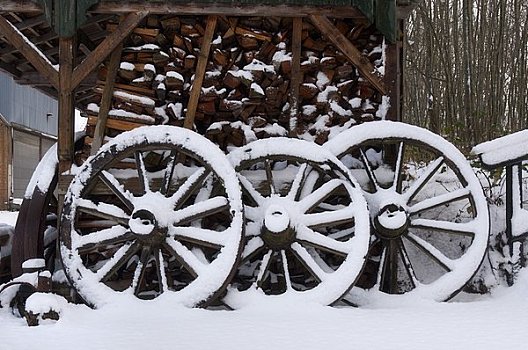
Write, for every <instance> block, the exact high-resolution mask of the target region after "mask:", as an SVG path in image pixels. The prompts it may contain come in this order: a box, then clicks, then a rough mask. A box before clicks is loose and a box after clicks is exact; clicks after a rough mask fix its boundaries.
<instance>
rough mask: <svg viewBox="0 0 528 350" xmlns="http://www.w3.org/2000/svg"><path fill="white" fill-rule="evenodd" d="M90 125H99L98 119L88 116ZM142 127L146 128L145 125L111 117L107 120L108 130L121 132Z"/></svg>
mask: <svg viewBox="0 0 528 350" xmlns="http://www.w3.org/2000/svg"><path fill="white" fill-rule="evenodd" d="M88 125H97V117H95V116H88ZM140 126H145V124H142V123H134V122H129V121H126V120H119V119H113V118H112V117H109V118H108V119H107V120H106V127H107V128H110V129H115V130H119V131H129V130H132V129H135V128H139V127H140Z"/></svg>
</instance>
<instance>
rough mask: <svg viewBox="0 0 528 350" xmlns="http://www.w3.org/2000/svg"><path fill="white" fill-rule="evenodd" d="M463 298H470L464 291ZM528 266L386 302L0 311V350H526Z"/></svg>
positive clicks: (150, 305)
mask: <svg viewBox="0 0 528 350" xmlns="http://www.w3.org/2000/svg"><path fill="white" fill-rule="evenodd" d="M464 298H466V299H467V296H465V297H464ZM527 320H528V271H524V272H523V273H522V274H521V276H520V280H519V282H518V283H517V284H516V285H515V286H514V287H511V288H507V289H506V288H501V289H498V290H495V292H494V293H493V295H491V296H483V297H478V298H477V299H476V300H471V301H468V300H464V301H462V300H459V301H454V302H449V303H433V302H426V301H416V302H415V303H413V304H412V305H404V306H398V307H393V308H387V307H384V308H350V307H346V308H332V307H322V306H316V305H297V306H295V305H291V304H288V305H286V304H275V305H261V306H260V307H259V306H255V307H252V308H246V309H242V310H238V311H209V310H200V309H182V308H177V307H174V308H171V309H167V308H166V307H164V306H161V305H158V304H153V303H147V304H146V305H142V306H139V307H135V308H130V307H129V306H128V305H122V306H120V305H112V306H107V307H104V308H102V309H99V310H97V311H93V310H90V309H88V308H87V307H84V306H71V307H68V308H67V309H66V310H65V312H64V314H63V316H62V318H61V320H60V321H58V322H57V323H52V324H45V325H41V326H39V327H32V328H29V327H27V326H26V325H25V321H24V320H23V319H19V318H15V317H14V316H12V315H11V314H9V313H7V312H0V348H1V349H39V350H45V349H57V350H58V349H145V348H147V347H148V348H151V349H322V348H325V347H326V348H329V349H354V348H362V349H365V348H366V349H428V350H432V349H442V350H445V349H465V350H466V349H479V350H486V349H526V344H527V343H528V332H527V331H526V321H527Z"/></svg>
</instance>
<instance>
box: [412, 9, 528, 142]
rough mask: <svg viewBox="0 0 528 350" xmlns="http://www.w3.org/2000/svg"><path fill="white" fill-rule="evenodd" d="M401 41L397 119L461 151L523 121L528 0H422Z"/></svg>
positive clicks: (527, 88) (527, 100)
mask: <svg viewBox="0 0 528 350" xmlns="http://www.w3.org/2000/svg"><path fill="white" fill-rule="evenodd" d="M405 48H406V59H405V63H404V64H405V78H404V84H405V89H404V91H405V95H404V99H405V104H404V111H403V120H404V121H406V122H409V123H412V124H417V125H421V126H424V127H427V128H429V129H430V130H432V131H434V132H436V133H439V134H441V135H443V136H445V137H447V138H448V139H449V140H450V141H452V142H454V143H455V144H457V146H459V147H460V148H461V149H462V150H464V151H466V152H467V151H468V150H469V149H471V147H472V146H474V145H475V144H477V143H479V142H482V141H486V140H490V139H492V138H495V137H498V136H502V135H505V134H507V133H510V132H513V131H517V130H520V129H523V128H527V127H528V125H527V124H528V61H527V58H528V0H431V1H422V2H421V3H420V5H419V6H418V8H417V10H416V11H415V12H413V13H412V15H411V17H410V19H409V20H408V22H407V38H406V42H405Z"/></svg>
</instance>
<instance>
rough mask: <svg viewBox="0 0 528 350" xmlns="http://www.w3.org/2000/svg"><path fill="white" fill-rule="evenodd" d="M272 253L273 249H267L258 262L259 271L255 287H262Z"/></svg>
mask: <svg viewBox="0 0 528 350" xmlns="http://www.w3.org/2000/svg"><path fill="white" fill-rule="evenodd" d="M272 255H273V250H271V249H270V250H268V252H267V253H266V254H265V255H264V257H263V258H262V261H261V262H260V267H259V272H258V275H257V281H256V283H257V287H258V288H262V284H263V283H264V279H265V277H266V272H267V271H268V269H269V267H270V264H271V260H272V259H271V257H272Z"/></svg>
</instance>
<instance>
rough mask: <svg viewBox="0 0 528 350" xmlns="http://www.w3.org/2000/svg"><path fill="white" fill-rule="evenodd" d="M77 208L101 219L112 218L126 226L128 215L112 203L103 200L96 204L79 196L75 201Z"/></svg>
mask: <svg viewBox="0 0 528 350" xmlns="http://www.w3.org/2000/svg"><path fill="white" fill-rule="evenodd" d="M77 210H79V211H81V212H83V213H85V214H89V215H92V216H96V217H98V218H101V219H107V220H112V221H114V222H116V223H118V224H120V225H123V226H127V227H128V219H129V216H128V215H127V214H126V213H125V212H124V211H123V209H121V208H119V207H117V206H115V205H113V204H108V203H103V202H101V203H98V204H96V203H94V202H92V201H90V200H87V199H82V198H79V199H78V201H77Z"/></svg>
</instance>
